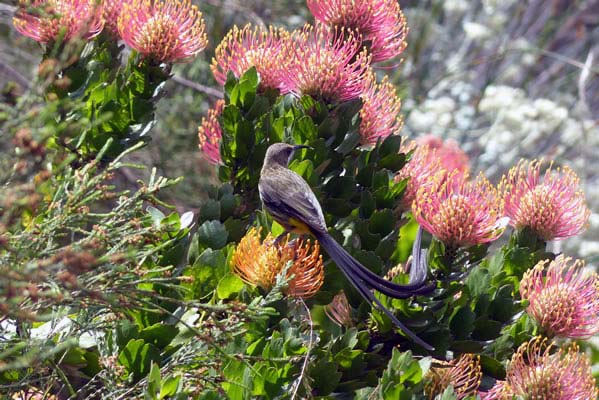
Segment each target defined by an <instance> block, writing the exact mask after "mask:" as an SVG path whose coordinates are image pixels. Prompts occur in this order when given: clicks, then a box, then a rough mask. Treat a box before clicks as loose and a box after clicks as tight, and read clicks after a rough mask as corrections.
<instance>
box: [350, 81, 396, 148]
mask: <svg viewBox="0 0 599 400" xmlns="http://www.w3.org/2000/svg"><path fill="white" fill-rule="evenodd" d="M360 98H361V99H362V109H361V110H360V118H361V119H362V120H361V122H360V137H361V141H362V144H364V145H369V144H375V143H376V142H377V140H379V139H381V140H383V139H385V138H386V137H387V136H389V135H393V134H396V133H398V132H399V130H400V129H401V126H402V120H401V116H400V115H399V111H400V109H401V100H400V98H399V97H398V96H397V93H396V92H395V86H393V84H392V83H390V82H389V80H388V79H387V77H386V76H385V77H384V78H383V81H382V82H381V83H378V84H377V82H376V77H375V75H374V73H373V72H370V73H369V74H368V76H367V78H366V87H365V89H364V92H362V95H361V96H360Z"/></svg>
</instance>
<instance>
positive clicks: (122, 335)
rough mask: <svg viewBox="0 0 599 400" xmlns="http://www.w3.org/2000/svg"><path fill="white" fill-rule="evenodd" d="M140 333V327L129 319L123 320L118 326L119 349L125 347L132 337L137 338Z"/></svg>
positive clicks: (117, 342)
mask: <svg viewBox="0 0 599 400" xmlns="http://www.w3.org/2000/svg"><path fill="white" fill-rule="evenodd" d="M138 335H139V328H138V327H137V325H135V324H134V323H132V322H130V321H128V320H126V319H125V320H121V321H119V323H118V324H117V326H116V344H117V346H118V347H119V349H121V350H122V349H123V348H124V347H125V346H126V345H127V343H129V341H130V340H131V339H136V338H137V337H138Z"/></svg>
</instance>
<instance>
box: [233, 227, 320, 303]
mask: <svg viewBox="0 0 599 400" xmlns="http://www.w3.org/2000/svg"><path fill="white" fill-rule="evenodd" d="M289 262H291V266H290V267H289V269H288V270H287V273H286V276H287V277H288V278H290V280H289V281H288V283H287V285H288V286H287V289H286V291H285V293H286V294H287V295H289V296H292V297H301V298H307V297H311V296H313V295H315V294H316V293H317V292H318V290H320V287H321V286H322V284H323V282H324V267H323V262H322V256H321V255H320V246H319V245H318V242H315V243H314V244H312V243H310V241H305V242H304V241H303V240H294V241H290V240H289V236H287V237H286V238H285V239H284V240H281V241H280V242H279V243H278V244H276V243H275V242H274V239H273V237H272V236H271V235H270V234H268V236H267V237H266V238H265V239H264V241H262V240H261V239H260V232H259V231H258V230H257V229H255V228H252V229H250V230H249V231H248V233H247V234H246V235H245V236H244V237H243V238H242V239H241V241H240V242H239V244H238V245H237V248H236V249H235V252H234V253H233V257H232V265H233V271H234V272H235V273H236V274H237V275H239V277H240V278H241V279H242V280H243V281H244V282H246V283H248V284H251V285H254V286H259V287H261V288H262V289H264V290H270V289H272V287H273V286H274V285H275V283H276V278H277V275H278V274H279V273H281V271H283V269H284V268H285V267H286V266H287V264H288V263H289Z"/></svg>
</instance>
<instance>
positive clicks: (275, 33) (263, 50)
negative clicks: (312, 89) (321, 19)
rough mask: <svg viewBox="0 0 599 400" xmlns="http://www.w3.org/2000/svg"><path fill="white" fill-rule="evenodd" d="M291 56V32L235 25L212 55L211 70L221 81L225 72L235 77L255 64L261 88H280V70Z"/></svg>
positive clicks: (225, 79) (223, 79) (217, 79)
mask: <svg viewBox="0 0 599 400" xmlns="http://www.w3.org/2000/svg"><path fill="white" fill-rule="evenodd" d="M292 57H293V50H292V46H291V41H290V34H289V33H288V32H287V31H285V30H284V29H275V28H273V27H269V28H268V30H266V29H264V28H262V27H255V28H253V29H252V27H251V25H249V24H248V25H246V26H245V27H243V29H239V28H238V27H237V26H234V27H233V29H231V30H230V31H229V33H227V36H225V38H224V39H223V40H222V41H221V42H220V44H219V45H218V47H217V48H216V51H215V56H214V58H213V59H212V65H211V67H210V68H211V69H212V73H213V74H214V78H215V79H216V81H217V82H218V83H220V84H221V85H224V84H225V82H226V81H227V73H228V72H229V71H231V72H233V74H234V75H235V76H236V77H238V78H239V77H240V76H241V75H243V73H244V72H246V71H247V70H248V69H250V68H251V67H255V68H256V71H257V72H258V74H259V75H260V86H261V87H262V88H272V89H280V88H281V73H282V71H283V70H284V69H285V68H286V67H287V64H288V63H289V61H290V60H291V59H292Z"/></svg>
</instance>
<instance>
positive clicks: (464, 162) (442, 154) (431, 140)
mask: <svg viewBox="0 0 599 400" xmlns="http://www.w3.org/2000/svg"><path fill="white" fill-rule="evenodd" d="M416 143H417V144H418V145H419V146H427V147H429V148H431V149H433V150H435V152H434V154H436V156H437V157H439V159H440V160H441V165H442V166H443V168H444V169H446V170H447V171H449V172H452V171H459V172H461V173H463V174H467V173H468V172H469V171H470V165H469V164H470V162H469V159H468V156H467V155H466V153H464V150H462V149H460V146H459V145H458V144H457V142H456V141H455V140H451V139H449V140H446V141H443V140H442V139H441V138H438V137H436V136H435V135H425V136H421V137H419V138H417V139H416Z"/></svg>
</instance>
